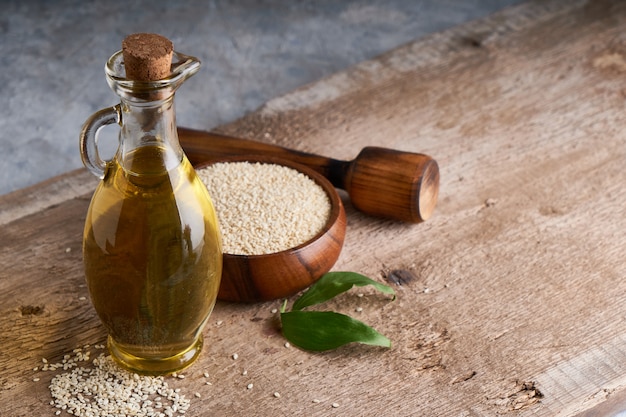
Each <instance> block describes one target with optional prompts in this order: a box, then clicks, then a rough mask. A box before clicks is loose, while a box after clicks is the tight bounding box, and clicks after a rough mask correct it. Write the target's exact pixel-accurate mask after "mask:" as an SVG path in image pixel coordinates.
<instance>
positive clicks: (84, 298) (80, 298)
mask: <svg viewBox="0 0 626 417" xmlns="http://www.w3.org/2000/svg"><path fill="white" fill-rule="evenodd" d="M78 299H79V300H80V301H85V300H86V299H87V297H78Z"/></svg>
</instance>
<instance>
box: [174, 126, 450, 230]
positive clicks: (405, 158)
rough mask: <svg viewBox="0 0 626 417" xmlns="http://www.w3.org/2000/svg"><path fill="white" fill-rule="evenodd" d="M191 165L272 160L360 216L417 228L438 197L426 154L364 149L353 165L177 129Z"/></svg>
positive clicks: (433, 166)
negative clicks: (336, 193) (337, 195)
mask: <svg viewBox="0 0 626 417" xmlns="http://www.w3.org/2000/svg"><path fill="white" fill-rule="evenodd" d="M178 138H179V140H180V143H181V146H182V147H183V149H184V151H185V154H186V155H187V157H188V158H189V160H190V161H191V163H192V164H193V165H196V164H199V163H203V162H212V161H219V160H220V159H221V158H223V157H224V156H234V155H271V156H275V157H280V158H283V159H288V160H290V161H293V162H296V163H299V164H302V165H306V166H308V167H310V168H312V169H314V170H315V171H317V172H319V173H320V174H322V175H324V176H325V177H326V178H327V179H328V180H329V181H330V182H331V183H332V184H333V185H334V186H335V187H337V188H341V189H343V190H346V191H347V192H348V195H349V196H350V201H351V202H352V205H353V206H354V208H356V209H357V210H359V211H362V212H363V213H366V214H370V215H374V216H380V217H386V218H390V219H395V220H401V221H405V222H411V223H418V222H421V221H424V220H427V219H428V218H429V217H430V216H431V215H432V213H433V211H434V209H435V205H436V204H437V197H438V195H439V166H438V165H437V162H436V161H435V160H434V159H433V158H431V157H430V156H428V155H424V154H419V153H411V152H402V151H398V150H393V149H386V148H379V147H366V148H363V149H362V150H361V152H360V153H359V154H358V155H357V157H356V158H355V159H354V160H352V161H339V160H336V159H331V158H326V157H323V156H319V155H315V154H310V153H306V152H301V151H296V150H292V149H288V148H284V147H281V146H277V145H271V144H268V143H262V142H257V141H253V140H250V139H238V138H233V137H230V136H225V135H220V134H217V133H210V132H204V131H200V130H192V129H187V128H183V127H179V128H178Z"/></svg>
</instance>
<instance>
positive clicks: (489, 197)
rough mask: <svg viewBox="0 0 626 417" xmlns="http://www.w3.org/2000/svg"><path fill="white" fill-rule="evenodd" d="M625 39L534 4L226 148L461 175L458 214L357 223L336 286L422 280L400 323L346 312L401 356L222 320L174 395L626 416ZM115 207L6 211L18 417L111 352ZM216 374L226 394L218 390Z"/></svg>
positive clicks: (54, 193) (236, 317)
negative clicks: (245, 146) (63, 369)
mask: <svg viewBox="0 0 626 417" xmlns="http://www.w3.org/2000/svg"><path fill="white" fill-rule="evenodd" d="M625 22H626V3H625V2H622V1H619V0H614V1H593V2H591V1H590V2H585V1H569V0H568V1H566V0H562V1H558V0H554V1H545V2H544V1H536V2H529V3H526V4H523V5H522V6H520V7H515V8H511V9H508V10H506V11H504V12H502V13H499V14H497V15H494V16H491V17H489V18H487V19H483V20H481V21H477V22H473V23H470V24H467V25H464V26H460V27H457V28H455V29H453V30H449V31H446V32H443V33H439V34H436V35H433V36H431V37H428V38H425V39H422V40H419V41H416V42H415V43H412V44H409V45H406V46H405V47H402V48H400V49H397V50H394V51H391V52H389V53H388V54H386V55H384V56H381V57H379V58H378V59H376V60H373V61H369V62H364V63H362V64H360V65H358V66H356V67H354V68H352V69H350V70H348V71H346V72H343V73H339V74H337V75H335V76H332V77H330V78H328V79H324V80H321V81H319V82H317V83H315V84H312V85H310V86H307V87H305V88H302V89H300V90H298V91H295V92H293V93H291V94H289V95H287V96H284V97H281V98H278V99H275V100H272V101H270V102H269V103H267V105H266V106H264V107H263V108H261V109H260V110H259V111H258V112H256V113H254V114H252V115H250V116H249V117H246V118H244V119H242V120H240V121H238V122H236V123H234V124H232V125H229V126H225V127H223V129H221V131H222V132H224V133H227V134H232V135H238V136H242V137H247V138H253V139H259V140H263V141H266V142H271V143H276V144H280V145H284V146H289V147H293V148H297V149H301V150H305V151H310V152H317V153H321V154H325V155H329V156H333V157H335V158H344V159H351V158H353V157H354V156H355V155H356V154H357V153H358V150H360V148H362V147H363V146H366V145H383V146H387V147H393V148H398V149H402V150H409V151H420V152H425V153H428V154H430V155H432V156H434V157H435V158H436V159H437V160H438V162H439V165H440V168H441V174H442V176H441V192H440V201H439V205H438V208H437V209H436V212H435V214H434V216H433V217H432V218H431V219H430V220H429V221H428V222H426V223H423V224H419V225H407V224H401V223H397V222H392V221H386V220H381V219H375V218H371V217H367V216H365V215H362V214H359V213H357V212H355V211H354V210H353V209H351V207H350V206H349V204H347V213H348V231H347V236H346V243H345V247H344V250H343V252H342V255H341V256H340V258H339V261H338V262H337V264H336V266H335V269H336V270H354V271H359V272H362V273H365V274H367V275H369V276H371V277H374V278H376V279H379V280H384V278H385V276H386V275H387V274H388V273H389V271H391V270H394V269H404V270H409V271H411V272H412V273H413V274H414V275H415V277H416V278H415V279H414V280H413V281H411V282H409V283H406V284H405V285H403V286H401V287H396V288H397V292H398V298H397V300H395V301H393V302H391V301H389V300H388V299H387V298H386V297H384V296H381V295H379V294H376V293H374V292H370V291H367V290H365V291H363V292H364V293H365V296H364V297H357V296H356V293H357V292H358V291H355V292H352V293H349V294H346V295H345V296H344V297H342V298H341V299H340V300H338V301H336V302H334V303H331V305H330V306H329V307H330V308H333V309H336V310H340V311H344V312H346V313H348V314H351V315H355V316H358V317H359V318H361V319H362V320H364V321H365V322H367V323H369V324H372V325H373V326H374V327H376V328H378V329H379V330H380V331H381V332H382V333H384V334H386V335H387V336H389V337H390V338H391V339H392V341H393V347H392V348H391V349H389V350H383V349H378V348H371V347H364V346H358V345H354V346H347V347H345V348H341V349H338V350H336V351H333V352H329V353H322V354H312V353H308V352H303V351H300V350H298V349H295V348H293V347H291V348H286V347H285V346H284V339H283V338H282V337H281V336H280V334H279V332H278V330H277V328H278V323H277V319H276V315H275V314H273V313H272V312H271V310H272V309H273V308H277V307H278V306H279V302H269V303H262V304H253V305H236V304H227V303H219V304H218V305H217V307H216V310H215V312H214V314H213V316H212V317H211V321H210V324H209V325H208V326H207V329H206V331H205V340H206V349H205V351H204V353H203V355H202V357H201V359H200V360H199V362H198V363H196V364H195V365H194V366H193V367H192V368H190V369H189V370H188V371H186V372H185V374H186V378H185V379H184V380H174V381H172V385H175V386H179V387H181V389H182V391H183V392H184V393H186V394H187V396H188V397H192V405H191V408H190V411H189V412H188V414H187V415H194V416H209V415H259V416H264V415H273V416H279V415H307V416H328V415H346V416H381V415H390V416H392V415H393V416H418V415H419V416H421V415H424V416H427V415H437V416H444V415H446V416H479V415H480V416H493V415H509V414H510V415H520V416H530V415H533V416H572V415H577V414H579V413H584V415H587V416H589V415H604V414H603V413H607V412H612V413H615V412H617V411H619V410H620V409H622V408H620V405H619V401H618V400H620V399H623V398H624V397H625V395H624V391H623V390H624V388H626V348H625V347H624V346H626V321H625V320H624V319H625V317H626V280H625V279H624V278H626V276H625V266H624V265H625V263H624V253H625V248H626V236H625V232H624V230H626V188H625V187H624V183H625V182H626V173H625V168H626V146H625V145H626V139H624V133H623V131H624V128H625V127H626V126H625V125H626V123H625V120H626V119H625V116H624V114H625V112H624V110H625V109H624V100H625V98H626V87H625V84H624V82H623V81H624V77H625V76H626V38H625V35H624V28H625ZM94 186H95V180H94V179H92V178H91V177H90V176H89V174H87V173H86V172H85V171H84V170H80V171H76V172H71V173H69V174H67V175H64V176H62V177H59V178H56V179H54V180H52V181H48V182H46V183H43V184H40V185H38V186H35V187H33V188H30V189H25V190H21V191H18V192H16V193H13V194H9V195H6V196H3V197H0V208H1V211H0V225H1V226H0V227H1V229H0V230H1V237H2V239H0V264H1V265H2V268H1V270H0V277H1V278H0V297H1V298H0V308H1V315H0V346H1V347H2V349H0V415H2V416H5V415H6V416H34V415H52V414H53V409H52V408H51V407H50V405H49V401H50V394H49V391H48V388H47V385H48V383H49V381H50V379H51V378H52V376H53V373H51V372H48V373H42V372H38V371H33V368H34V367H36V366H38V365H40V364H41V358H43V357H45V358H48V359H49V360H53V361H56V360H59V359H60V358H61V357H62V356H63V355H64V354H66V353H69V352H71V350H72V349H74V348H76V347H79V346H82V345H84V344H92V345H93V344H96V343H102V342H103V341H104V338H105V334H104V331H103V329H102V327H101V325H100V324H99V322H98V320H97V318H96V316H95V314H94V311H93V309H92V307H91V305H90V304H89V301H88V298H87V299H85V297H88V295H87V291H86V288H85V284H84V278H83V273H82V265H81V254H80V245H81V234H82V227H83V221H84V216H85V212H86V210H87V206H88V203H89V197H90V192H91V191H92V190H93V188H94ZM357 306H360V307H362V308H363V311H362V312H359V313H357V312H356V311H355V309H356V307H357ZM233 353H238V355H239V359H237V360H236V361H235V360H233V359H232V358H231V355H232V354H233ZM244 369H245V370H247V375H242V373H243V370H244ZM205 371H206V372H208V373H209V374H210V381H211V382H212V384H213V385H210V386H209V385H205V384H204V377H203V376H202V374H203V372H205ZM34 378H40V380H39V381H33V379H34ZM249 383H253V384H254V388H253V389H246V386H247V385H248V384H249ZM195 392H199V393H200V394H201V395H202V398H201V399H198V398H194V397H193V393H195ZM274 392H279V393H280V394H281V396H280V398H275V397H274V396H273V393H274ZM313 399H318V400H320V402H319V403H315V402H313ZM616 401H617V403H616ZM332 403H337V404H338V405H339V407H337V408H333V407H332ZM616 404H617V405H616ZM607 410H612V411H607ZM616 410H617V411H616ZM606 415H609V414H606Z"/></svg>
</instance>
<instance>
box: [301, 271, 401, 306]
mask: <svg viewBox="0 0 626 417" xmlns="http://www.w3.org/2000/svg"><path fill="white" fill-rule="evenodd" d="M355 285H356V286H358V287H364V286H366V285H372V286H374V288H376V289H377V290H379V291H381V292H383V293H385V294H392V295H394V298H395V292H394V291H393V289H392V288H391V287H389V286H387V285H385V284H381V283H380V282H377V281H374V280H372V279H370V278H368V277H366V276H365V275H361V274H358V273H356V272H340V271H337V272H328V273H326V274H324V275H323V276H322V278H320V279H319V280H318V281H317V282H316V283H315V284H313V285H312V286H311V287H310V288H309V289H308V290H307V291H306V292H305V293H304V294H302V296H300V298H298V299H297V300H296V302H295V303H294V304H293V307H292V308H291V309H292V310H293V311H298V310H302V309H303V308H305V307H309V306H312V305H315V304H320V303H323V302H324V301H328V300H330V299H331V298H333V297H335V296H336V295H338V294H341V293H342V292H345V291H348V290H349V289H351V288H352V287H354V286H355Z"/></svg>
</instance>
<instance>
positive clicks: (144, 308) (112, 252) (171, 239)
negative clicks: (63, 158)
mask: <svg viewBox="0 0 626 417" xmlns="http://www.w3.org/2000/svg"><path fill="white" fill-rule="evenodd" d="M199 67H200V62H199V61H198V60H197V59H196V58H194V57H190V56H186V55H183V54H180V53H178V52H176V51H174V52H173V61H172V65H171V73H170V74H169V76H167V77H166V78H164V79H161V80H158V81H134V80H130V79H127V78H125V72H124V58H123V54H122V51H119V52H117V53H115V54H114V55H113V56H112V57H111V58H110V59H109V60H108V61H107V63H106V66H105V72H106V79H107V82H108V84H109V86H110V87H111V88H112V90H113V91H114V92H115V93H116V94H118V95H119V96H120V98H121V102H120V103H119V104H118V105H116V106H114V107H111V108H107V109H103V110H100V111H99V112H96V113H95V114H93V115H92V116H91V117H90V118H89V119H88V120H87V121H86V122H85V125H84V127H83V130H82V131H81V135H80V146H81V156H82V158H83V163H84V164H85V166H86V167H87V168H88V169H89V170H90V171H91V172H92V173H93V174H95V175H97V176H98V177H100V178H101V182H100V183H99V185H98V186H97V188H96V190H95V192H94V194H93V197H92V200H91V203H90V206H89V209H88V212H87V218H86V221H85V228H84V235H83V258H84V266H85V276H86V280H87V286H88V289H89V293H90V297H91V301H92V303H93V306H94V308H95V310H96V312H97V314H98V316H99V317H100V320H101V321H102V323H103V324H104V326H105V327H106V329H107V331H108V335H109V336H108V347H109V351H110V352H111V355H112V356H113V358H114V359H115V360H116V361H117V362H118V363H119V364H121V365H122V366H123V367H125V368H127V369H130V370H132V371H136V372H139V373H144V374H152V375H158V374H167V373H172V372H176V371H179V370H181V369H183V368H185V367H187V366H188V365H190V364H191V363H192V362H193V361H194V360H195V359H196V358H197V356H198V354H199V353H200V350H201V348H202V329H203V327H204V325H205V323H206V322H207V320H208V318H209V315H210V314H211V311H212V310H213V307H214V305H215V300H216V297H217V292H218V289H219V284H220V277H221V270H222V249H221V242H220V236H219V230H218V223H217V217H216V214H215V211H214V208H213V204H212V202H211V200H210V197H209V195H208V192H207V190H206V187H205V186H204V184H203V183H202V182H201V181H200V179H199V178H198V177H197V175H196V172H195V171H194V169H193V167H192V166H191V164H190V163H189V161H188V160H187V157H186V156H185V154H184V152H183V150H182V148H181V146H180V144H179V142H178V134H177V130H176V120H175V111H174V94H175V91H176V89H177V88H178V87H179V86H180V85H181V84H182V83H183V82H184V81H185V80H186V79H187V78H188V77H190V76H191V75H193V74H195V73H196V72H197V70H198V69H199ZM113 123H117V124H119V126H120V127H121V130H120V133H119V144H118V149H117V152H116V154H115V156H114V157H113V158H112V159H111V160H107V161H104V160H102V159H100V156H99V154H98V146H97V138H96V136H97V132H98V130H99V129H100V128H102V127H104V126H106V125H109V124H113Z"/></svg>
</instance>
